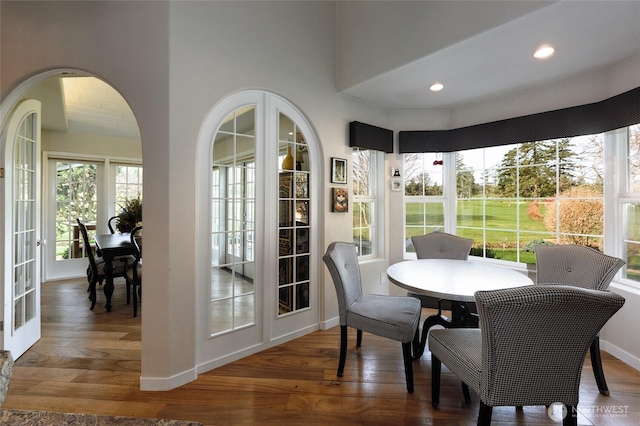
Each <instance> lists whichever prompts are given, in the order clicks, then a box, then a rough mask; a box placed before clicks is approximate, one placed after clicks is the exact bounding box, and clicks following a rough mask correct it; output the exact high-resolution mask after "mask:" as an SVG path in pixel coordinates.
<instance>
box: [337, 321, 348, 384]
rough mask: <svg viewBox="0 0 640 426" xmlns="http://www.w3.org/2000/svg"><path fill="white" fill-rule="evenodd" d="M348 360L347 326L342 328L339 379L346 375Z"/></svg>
mask: <svg viewBox="0 0 640 426" xmlns="http://www.w3.org/2000/svg"><path fill="white" fill-rule="evenodd" d="M346 360H347V326H346V325H341V326H340V360H339V361H338V377H342V376H343V374H344V363H345V361H346Z"/></svg>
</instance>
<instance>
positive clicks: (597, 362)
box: [589, 336, 609, 396]
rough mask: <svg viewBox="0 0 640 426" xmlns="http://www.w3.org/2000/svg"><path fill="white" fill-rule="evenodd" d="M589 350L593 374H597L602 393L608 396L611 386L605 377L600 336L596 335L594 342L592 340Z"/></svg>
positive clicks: (597, 381)
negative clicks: (609, 386)
mask: <svg viewBox="0 0 640 426" xmlns="http://www.w3.org/2000/svg"><path fill="white" fill-rule="evenodd" d="M589 352H591V368H592V369H593V375H594V376H595V378H596V383H597V384H598V390H599V391H600V393H601V394H602V395H607V396H608V395H609V388H608V387H607V381H606V380H605V379H604V371H603V370H602V358H600V337H598V336H596V338H595V339H594V340H593V342H591V347H590V348H589Z"/></svg>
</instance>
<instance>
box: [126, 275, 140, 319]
mask: <svg viewBox="0 0 640 426" xmlns="http://www.w3.org/2000/svg"><path fill="white" fill-rule="evenodd" d="M128 285H129V283H127V286H128ZM137 286H138V285H137V284H136V283H133V317H134V318H135V317H137V316H138V290H137V289H136V287H137Z"/></svg>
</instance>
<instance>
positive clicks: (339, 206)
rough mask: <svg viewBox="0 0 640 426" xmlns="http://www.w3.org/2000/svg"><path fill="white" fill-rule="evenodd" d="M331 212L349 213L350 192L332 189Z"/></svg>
mask: <svg viewBox="0 0 640 426" xmlns="http://www.w3.org/2000/svg"><path fill="white" fill-rule="evenodd" d="M331 211H332V212H338V213H346V212H348V211H349V191H348V190H347V189H346V188H331Z"/></svg>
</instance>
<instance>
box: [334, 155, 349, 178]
mask: <svg viewBox="0 0 640 426" xmlns="http://www.w3.org/2000/svg"><path fill="white" fill-rule="evenodd" d="M331 183H347V160H345V159H344V158H335V157H331Z"/></svg>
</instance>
